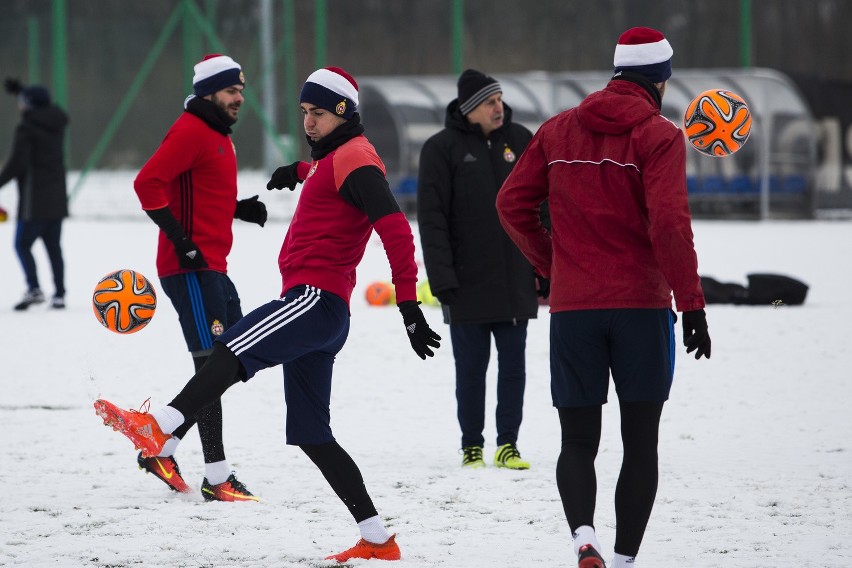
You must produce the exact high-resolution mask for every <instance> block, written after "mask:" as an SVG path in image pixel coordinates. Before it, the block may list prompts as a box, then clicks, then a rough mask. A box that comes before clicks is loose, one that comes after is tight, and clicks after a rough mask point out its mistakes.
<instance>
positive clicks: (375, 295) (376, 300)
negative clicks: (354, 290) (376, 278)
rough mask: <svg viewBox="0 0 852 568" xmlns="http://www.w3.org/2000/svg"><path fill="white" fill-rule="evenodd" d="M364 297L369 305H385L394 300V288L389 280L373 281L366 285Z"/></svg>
mask: <svg viewBox="0 0 852 568" xmlns="http://www.w3.org/2000/svg"><path fill="white" fill-rule="evenodd" d="M364 297H365V298H366V300H367V303H368V304H370V305H371V306H387V305H389V304H393V303H394V302H396V289H395V288H394V286H393V284H392V283H390V282H373V283H371V284H369V285H368V286H367V290H366V291H365V292H364Z"/></svg>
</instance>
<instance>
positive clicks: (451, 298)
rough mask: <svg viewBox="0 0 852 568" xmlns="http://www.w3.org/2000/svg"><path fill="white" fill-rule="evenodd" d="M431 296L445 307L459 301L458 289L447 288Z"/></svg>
mask: <svg viewBox="0 0 852 568" xmlns="http://www.w3.org/2000/svg"><path fill="white" fill-rule="evenodd" d="M432 295H433V296H435V297H436V298H438V301H439V302H441V303H442V304H443V305H445V306H452V305H453V304H455V303H456V301H457V300H458V299H459V289H458V288H448V289H447V290H441V291H440V292H432Z"/></svg>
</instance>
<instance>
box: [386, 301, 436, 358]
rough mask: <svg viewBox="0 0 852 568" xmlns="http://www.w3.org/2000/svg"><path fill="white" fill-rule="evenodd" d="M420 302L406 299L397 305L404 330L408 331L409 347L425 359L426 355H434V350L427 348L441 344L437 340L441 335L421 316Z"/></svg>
mask: <svg viewBox="0 0 852 568" xmlns="http://www.w3.org/2000/svg"><path fill="white" fill-rule="evenodd" d="M419 304H420V302H415V301H414V300H407V301H405V302H400V303H399V305H398V306H397V307H398V308H399V313H401V314H402V321H403V322H404V323H405V330H406V331H407V332H408V340H409V341H410V342H411V348H412V349H414V352H415V353H417V356H418V357H420V358H421V359H423V360H425V359H426V356H427V355H428V356H429V357H434V355H435V352H434V351H432V350H431V349H429V348H430V347H434V348H435V349H437V348H438V347H440V346H441V344H440V343H439V341H440V340H441V336H440V335H438V334H437V333H435V332H434V331H432V329H431V328H430V327H429V324H428V323H426V318H425V317H423V312H422V311H421V310H420V306H419Z"/></svg>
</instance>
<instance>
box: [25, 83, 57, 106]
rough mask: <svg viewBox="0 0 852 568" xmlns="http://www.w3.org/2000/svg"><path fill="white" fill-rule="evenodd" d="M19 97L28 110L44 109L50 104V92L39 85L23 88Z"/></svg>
mask: <svg viewBox="0 0 852 568" xmlns="http://www.w3.org/2000/svg"><path fill="white" fill-rule="evenodd" d="M19 96H20V98H21V101H22V102H23V103H24V105H25V106H26V107H28V108H39V107H46V106H47V105H49V104H50V91H48V90H47V87H43V86H41V85H30V86H29V87H24V88H23V89H22V90H21V94H20V95H19Z"/></svg>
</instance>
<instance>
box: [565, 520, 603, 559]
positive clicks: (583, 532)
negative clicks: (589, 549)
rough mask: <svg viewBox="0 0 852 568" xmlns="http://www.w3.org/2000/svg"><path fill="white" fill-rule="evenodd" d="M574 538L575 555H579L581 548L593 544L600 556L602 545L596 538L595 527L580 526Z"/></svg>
mask: <svg viewBox="0 0 852 568" xmlns="http://www.w3.org/2000/svg"><path fill="white" fill-rule="evenodd" d="M572 536H573V537H574V554H579V553H580V547H582V546H584V545H586V544H591V545H592V546H593V547H594V548H595V550H597V551H598V554H600V552H601V544H600V543H599V542H598V537H597V536H595V529H594V527H590V526H589V525H582V526H579V527H577V530H575V531H574V533H573V535H572Z"/></svg>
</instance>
